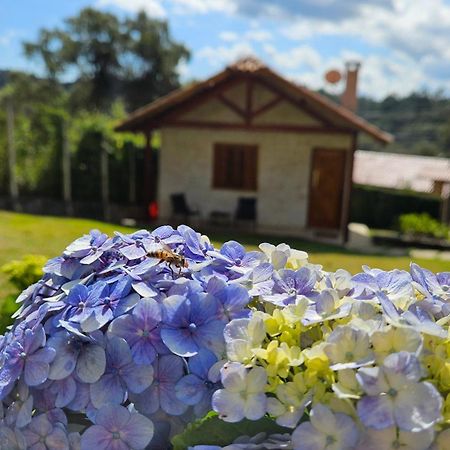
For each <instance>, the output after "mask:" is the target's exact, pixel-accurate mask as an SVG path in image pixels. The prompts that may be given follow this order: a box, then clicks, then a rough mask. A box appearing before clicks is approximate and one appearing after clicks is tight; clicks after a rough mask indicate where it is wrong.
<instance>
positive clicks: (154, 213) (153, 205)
mask: <svg viewBox="0 0 450 450" xmlns="http://www.w3.org/2000/svg"><path fill="white" fill-rule="evenodd" d="M148 215H149V216H150V219H152V220H155V219H157V218H158V202H150V203H149V205H148Z"/></svg>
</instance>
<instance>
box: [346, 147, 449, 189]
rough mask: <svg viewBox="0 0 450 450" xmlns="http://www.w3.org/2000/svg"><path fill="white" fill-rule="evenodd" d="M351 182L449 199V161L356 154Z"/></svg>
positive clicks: (420, 157) (375, 153)
mask: <svg viewBox="0 0 450 450" xmlns="http://www.w3.org/2000/svg"><path fill="white" fill-rule="evenodd" d="M386 173H389V176H388V177H387V176H386ZM353 182H354V183H357V184H364V185H367V186H375V187H382V188H388V189H400V190H403V189H409V190H412V191H417V192H425V193H429V194H430V193H432V194H436V195H442V196H448V194H450V193H446V192H445V185H446V184H447V185H448V187H447V189H448V188H449V187H450V159H449V158H437V157H434V156H419V155H402V154H399V153H386V152H369V151H364V150H357V151H356V152H355V162H354V167H353ZM446 194H447V195H446Z"/></svg>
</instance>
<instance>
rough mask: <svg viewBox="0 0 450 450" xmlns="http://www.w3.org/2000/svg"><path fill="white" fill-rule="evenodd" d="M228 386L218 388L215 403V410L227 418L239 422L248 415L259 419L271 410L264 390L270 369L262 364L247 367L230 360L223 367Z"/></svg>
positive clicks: (223, 377)
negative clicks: (260, 365) (267, 371)
mask: <svg viewBox="0 0 450 450" xmlns="http://www.w3.org/2000/svg"><path fill="white" fill-rule="evenodd" d="M221 375H222V384H223V387H224V389H219V390H217V391H216V392H214V394H213V397H212V405H213V409H214V411H216V412H218V413H219V417H220V418H221V419H223V420H224V421H225V422H239V421H240V420H242V419H244V418H247V419H250V420H258V419H260V418H261V417H263V416H264V414H265V413H266V410H267V398H266V395H265V393H264V391H265V388H266V383H267V373H266V371H265V370H264V369H263V368H262V367H253V368H252V369H250V370H249V369H247V368H246V367H245V366H244V365H242V364H240V363H236V362H232V363H228V364H225V365H224V366H223V368H222V369H221Z"/></svg>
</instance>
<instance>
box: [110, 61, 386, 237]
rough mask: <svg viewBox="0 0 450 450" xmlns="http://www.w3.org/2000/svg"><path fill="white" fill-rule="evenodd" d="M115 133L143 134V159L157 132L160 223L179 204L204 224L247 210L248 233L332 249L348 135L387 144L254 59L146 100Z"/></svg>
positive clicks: (346, 190)
mask: <svg viewBox="0 0 450 450" xmlns="http://www.w3.org/2000/svg"><path fill="white" fill-rule="evenodd" d="M117 130H119V131H132V132H142V133H145V134H146V136H147V142H148V146H147V147H148V148H147V150H149V147H150V142H151V134H152V132H153V131H154V130H159V132H160V136H161V151H160V155H159V167H158V171H157V172H158V183H157V199H158V206H159V214H160V217H161V218H162V219H163V220H168V219H170V217H171V216H172V214H173V199H174V198H175V197H176V196H177V194H178V196H180V194H183V195H184V197H185V199H186V201H187V203H188V204H190V205H197V206H198V209H199V211H200V214H201V217H202V218H203V219H205V220H210V219H211V218H214V217H225V218H226V217H233V216H234V215H235V212H236V210H237V208H238V205H239V204H241V205H242V204H247V205H250V206H249V207H250V208H252V209H254V212H252V213H250V214H249V216H250V218H252V215H254V217H253V219H254V226H255V230H256V231H258V232H264V233H281V234H285V235H297V236H308V237H316V238H317V237H321V236H322V237H328V238H331V239H335V240H337V241H342V240H345V239H346V234H347V224H348V213H349V203H350V196H351V184H352V168H353V156H354V151H355V148H356V142H357V136H358V133H360V132H363V133H366V134H368V135H370V136H371V137H373V138H374V139H375V140H377V141H379V142H381V143H383V144H386V143H388V142H390V141H391V140H392V136H391V135H389V134H388V133H385V132H383V131H382V130H380V129H379V128H377V127H376V126H374V125H372V124H370V123H368V122H367V121H365V120H364V119H362V118H361V117H359V116H357V115H356V114H354V113H353V112H351V111H350V110H348V109H347V108H344V107H343V106H341V105H338V104H336V103H334V102H333V101H331V100H329V99H328V98H326V97H325V96H323V95H320V94H318V93H316V92H313V91H311V90H309V89H307V88H305V87H303V86H299V85H297V84H294V83H292V82H290V81H288V80H287V79H285V78H283V77H281V76H280V75H278V74H277V73H275V72H274V71H273V70H271V69H270V68H269V67H267V66H266V65H265V64H263V63H262V62H260V61H259V60H257V59H255V58H244V59H241V60H239V61H237V62H236V63H235V64H233V65H230V66H228V67H226V68H225V70H223V71H222V72H220V73H218V74H217V75H214V76H213V77H211V78H209V79H207V80H205V81H201V82H198V83H194V84H191V85H189V86H186V87H183V88H181V89H179V90H176V91H174V92H172V93H169V94H168V95H166V96H164V97H161V98H159V99H157V100H155V101H154V102H152V103H150V104H149V105H147V106H145V107H143V108H140V109H138V110H137V111H135V112H133V113H131V114H130V115H129V117H128V118H127V119H126V120H125V121H123V122H122V123H121V124H120V125H119V126H118V127H117ZM147 161H148V162H149V161H150V157H149V158H147ZM146 173H150V171H149V168H148V167H147V170H146ZM146 185H147V186H148V185H150V183H147V184H146ZM245 200H247V202H245ZM242 202H243V203H242Z"/></svg>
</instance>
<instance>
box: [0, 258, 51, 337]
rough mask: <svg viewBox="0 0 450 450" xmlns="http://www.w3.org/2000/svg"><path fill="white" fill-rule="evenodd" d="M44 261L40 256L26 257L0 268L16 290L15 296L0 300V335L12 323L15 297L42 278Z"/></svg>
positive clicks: (16, 306) (45, 259)
mask: <svg viewBox="0 0 450 450" xmlns="http://www.w3.org/2000/svg"><path fill="white" fill-rule="evenodd" d="M46 261H47V258H46V257H45V256H42V255H26V256H24V258H23V259H22V260H20V261H11V262H10V263H8V264H5V265H4V266H2V267H1V268H0V270H1V271H2V272H3V273H5V274H6V276H7V277H8V280H9V281H10V283H11V284H13V285H14V286H15V287H16V288H17V293H16V295H9V296H8V297H6V298H2V299H1V300H0V334H3V333H4V332H5V331H6V327H7V326H8V325H11V324H12V323H13V319H12V318H11V316H12V314H13V313H14V312H15V311H16V310H17V308H18V307H19V305H18V304H17V303H16V298H17V296H18V295H19V294H20V292H22V291H23V290H24V289H25V288H27V287H28V286H29V285H30V284H33V283H36V281H38V280H39V279H40V278H41V277H42V274H43V272H42V267H43V266H44V264H45V263H46Z"/></svg>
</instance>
